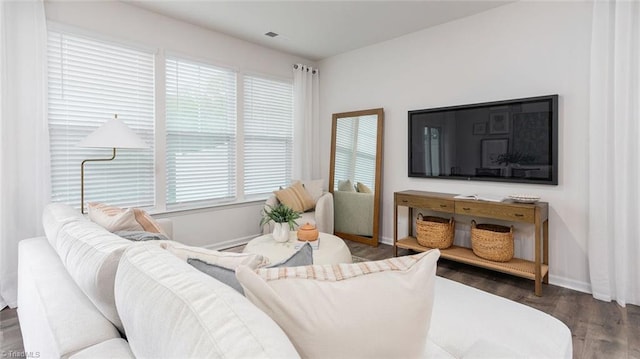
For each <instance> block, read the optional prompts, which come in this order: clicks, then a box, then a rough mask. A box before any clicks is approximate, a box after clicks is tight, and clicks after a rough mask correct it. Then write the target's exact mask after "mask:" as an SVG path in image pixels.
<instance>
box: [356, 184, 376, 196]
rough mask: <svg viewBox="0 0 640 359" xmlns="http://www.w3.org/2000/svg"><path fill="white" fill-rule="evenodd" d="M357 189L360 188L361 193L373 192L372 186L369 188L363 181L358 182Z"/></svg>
mask: <svg viewBox="0 0 640 359" xmlns="http://www.w3.org/2000/svg"><path fill="white" fill-rule="evenodd" d="M356 189H357V190H358V192H360V193H373V192H372V191H371V188H369V187H368V186H367V185H366V184H364V183H362V182H358V183H357V184H356Z"/></svg>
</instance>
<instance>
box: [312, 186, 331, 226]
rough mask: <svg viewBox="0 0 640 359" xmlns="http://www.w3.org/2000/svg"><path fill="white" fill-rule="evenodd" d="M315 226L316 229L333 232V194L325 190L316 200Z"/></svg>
mask: <svg viewBox="0 0 640 359" xmlns="http://www.w3.org/2000/svg"><path fill="white" fill-rule="evenodd" d="M315 217H316V228H318V231H320V232H324V233H329V234H333V194H331V192H326V193H324V194H323V195H322V196H320V198H318V201H317V202H316V209H315Z"/></svg>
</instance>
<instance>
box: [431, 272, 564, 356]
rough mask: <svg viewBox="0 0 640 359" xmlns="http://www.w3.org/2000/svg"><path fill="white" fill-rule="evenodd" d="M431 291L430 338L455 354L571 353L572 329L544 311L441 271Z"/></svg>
mask: <svg viewBox="0 0 640 359" xmlns="http://www.w3.org/2000/svg"><path fill="white" fill-rule="evenodd" d="M435 293H436V294H435V299H434V303H433V315H432V317H431V329H430V330H429V339H430V341H431V342H433V343H434V344H435V345H437V346H439V347H441V348H443V349H444V350H446V351H447V352H449V353H451V354H452V355H453V356H454V357H456V358H464V357H476V358H477V357H483V356H484V357H501V356H502V357H504V356H509V353H517V354H518V355H517V356H518V357H522V358H571V357H572V339H571V331H570V330H569V328H567V326H566V325H565V324H564V323H562V322H561V321H559V320H558V319H556V318H554V317H552V316H550V315H548V314H546V313H543V312H541V311H539V310H537V309H534V308H531V307H529V306H526V305H523V304H520V303H516V302H514V301H511V300H509V299H506V298H502V297H499V296H496V295H493V294H490V293H487V292H483V291H481V290H479V289H476V288H472V287H469V286H466V285H464V284H461V283H458V282H454V281H452V280H448V279H445V278H440V277H437V278H436V285H435ZM469 318H473V320H469ZM523 323H526V324H524V325H523ZM490 353H491V355H489V354H490Z"/></svg>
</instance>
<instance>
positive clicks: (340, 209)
mask: <svg viewBox="0 0 640 359" xmlns="http://www.w3.org/2000/svg"><path fill="white" fill-rule="evenodd" d="M333 195H334V198H335V230H336V232H340V233H350V234H357V235H359V236H368V237H371V236H372V235H373V204H374V203H373V202H374V195H373V193H362V192H347V191H335V192H334V194H333Z"/></svg>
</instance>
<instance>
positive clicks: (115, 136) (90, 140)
mask: <svg viewBox="0 0 640 359" xmlns="http://www.w3.org/2000/svg"><path fill="white" fill-rule="evenodd" d="M78 146H80V147H97V148H149V146H148V145H147V144H146V143H145V142H144V141H143V140H142V139H141V138H140V137H138V135H136V133H135V132H133V131H132V130H131V129H130V128H129V127H127V125H125V124H124V122H122V121H120V120H118V116H117V115H116V116H114V118H112V119H110V120H108V121H107V122H105V123H104V124H103V125H102V126H100V127H99V128H98V129H97V130H95V131H93V132H92V133H91V134H89V135H88V136H87V137H85V138H84V140H82V141H80V143H78Z"/></svg>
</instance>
